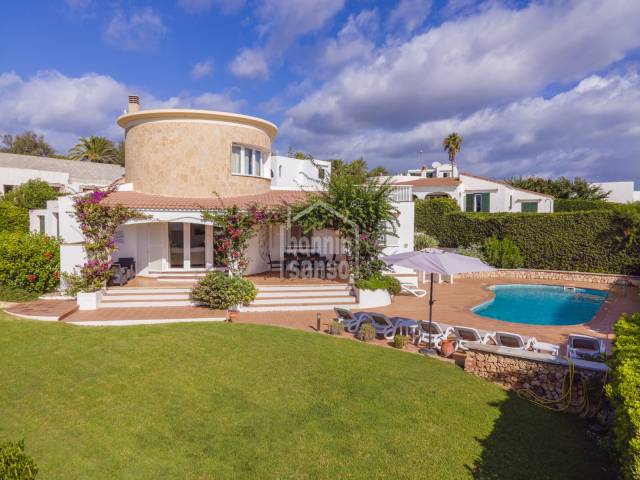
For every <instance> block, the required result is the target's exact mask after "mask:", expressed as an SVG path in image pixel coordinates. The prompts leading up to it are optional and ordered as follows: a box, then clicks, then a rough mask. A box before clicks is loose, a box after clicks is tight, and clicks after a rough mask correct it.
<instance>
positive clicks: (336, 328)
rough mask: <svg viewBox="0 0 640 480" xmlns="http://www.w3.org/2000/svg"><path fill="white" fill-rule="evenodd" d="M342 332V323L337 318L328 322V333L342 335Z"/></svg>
mask: <svg viewBox="0 0 640 480" xmlns="http://www.w3.org/2000/svg"><path fill="white" fill-rule="evenodd" d="M343 333H344V325H343V324H342V323H341V322H339V321H338V320H334V321H333V322H331V323H330V324H329V335H342V334H343Z"/></svg>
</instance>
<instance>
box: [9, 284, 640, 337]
mask: <svg viewBox="0 0 640 480" xmlns="http://www.w3.org/2000/svg"><path fill="white" fill-rule="evenodd" d="M134 282H136V285H135V286H139V287H141V286H152V285H157V283H156V281H155V279H143V278H141V277H138V278H136V279H135V280H134ZM255 282H256V283H259V284H275V283H281V282H282V283H289V282H295V281H294V280H283V279H279V278H273V277H262V276H260V277H256V278H255ZM298 282H300V281H299V280H298ZM318 282H319V281H318V280H308V281H303V282H302V283H318ZM502 283H516V282H514V281H511V280H509V279H459V280H458V279H456V281H455V283H454V284H453V285H449V284H446V283H443V284H441V285H435V288H434V290H435V298H436V303H435V305H434V320H435V321H439V322H442V323H444V324H448V325H465V326H471V327H475V328H478V329H479V330H482V331H495V330H502V331H508V332H514V333H519V334H521V335H523V336H526V337H529V336H535V337H536V338H537V339H538V340H541V341H546V342H551V343H556V344H561V345H562V344H565V343H566V341H567V336H568V335H569V334H570V333H583V334H587V335H594V336H598V337H601V338H604V339H605V340H607V342H608V343H609V344H610V340H611V338H612V336H613V328H612V327H613V323H614V322H615V321H616V320H617V319H618V318H619V316H620V315H621V314H622V313H624V312H635V311H640V296H638V289H637V288H635V287H622V286H614V287H611V288H610V295H609V297H608V299H607V300H606V302H605V303H604V305H603V306H602V308H601V309H600V310H599V312H598V313H597V314H596V316H595V317H594V319H593V320H591V321H590V322H588V323H586V324H581V325H567V326H544V325H526V324H519V323H509V322H502V321H499V320H492V319H489V318H484V317H481V316H478V315H475V314H474V313H472V312H471V311H470V308H471V307H474V306H475V305H478V304H480V303H482V302H484V301H486V300H489V299H490V298H492V296H493V293H492V292H491V291H489V290H487V288H486V287H488V286H489V285H493V284H502ZM517 283H531V284H535V283H545V284H556V285H562V284H563V283H566V282H561V281H551V280H545V281H540V280H518V281H517ZM169 285H171V284H170V283H166V282H163V284H162V286H163V287H164V286H169ZM572 285H575V286H576V287H584V288H595V289H602V290H607V289H609V286H606V285H598V284H594V283H580V282H577V283H576V282H574V283H572ZM182 286H184V284H182ZM427 286H428V285H427ZM427 303H428V297H423V298H415V297H413V296H407V295H399V296H396V297H395V298H394V300H393V303H392V304H391V305H389V306H387V307H383V308H375V309H371V310H374V311H379V312H382V313H384V314H386V315H388V316H402V317H408V318H413V319H415V320H419V319H427V318H428V304H427ZM7 311H8V312H9V313H13V314H17V315H21V314H22V315H26V316H36V315H41V316H55V315H59V314H60V313H61V312H63V313H65V314H66V316H64V318H63V319H62V321H64V322H69V323H74V322H87V321H105V322H108V321H121V320H156V319H158V320H159V319H205V318H218V319H219V318H224V317H226V312H224V311H216V310H209V309H206V308H201V307H164V308H117V309H100V310H96V311H82V312H80V311H75V302H73V301H62V300H39V301H37V302H31V303H28V304H19V305H16V306H14V307H12V308H9V309H8V310H7ZM319 313H320V315H321V325H322V327H321V328H322V330H325V329H326V328H327V327H328V325H329V324H330V323H331V322H332V321H333V319H334V315H333V312H332V311H320V312H319ZM237 321H238V322H240V323H254V324H264V325H276V326H281V327H287V328H296V329H300V330H307V331H315V330H316V312H312V311H303V312H291V311H289V312H286V315H283V312H263V313H262V312H261V313H248V312H243V313H240V314H239V316H238V320H237ZM379 343H383V344H384V343H386V342H384V341H380V342H379Z"/></svg>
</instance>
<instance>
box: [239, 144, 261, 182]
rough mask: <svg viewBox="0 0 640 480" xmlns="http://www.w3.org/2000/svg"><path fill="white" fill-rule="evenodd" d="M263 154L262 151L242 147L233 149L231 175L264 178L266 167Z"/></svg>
mask: <svg viewBox="0 0 640 480" xmlns="http://www.w3.org/2000/svg"><path fill="white" fill-rule="evenodd" d="M262 160H263V154H262V152H261V151H260V150H256V149H254V148H250V147H243V146H240V145H233V146H232V147H231V173H232V174H235V175H251V176H253V177H262V176H263V174H264V166H263V165H262Z"/></svg>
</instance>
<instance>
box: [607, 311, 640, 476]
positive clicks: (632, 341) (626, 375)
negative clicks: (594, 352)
mask: <svg viewBox="0 0 640 480" xmlns="http://www.w3.org/2000/svg"><path fill="white" fill-rule="evenodd" d="M614 330H615V333H616V338H615V340H614V341H613V362H612V368H613V373H612V376H611V377H612V378H611V382H610V383H609V385H607V395H608V397H609V398H610V399H611V402H612V404H613V407H614V410H615V416H616V424H615V428H614V435H615V442H616V449H617V451H618V454H619V462H620V469H621V473H622V477H623V478H625V479H629V480H631V479H637V478H640V313H634V314H633V315H628V314H626V313H625V314H624V315H622V317H620V319H619V320H618V321H617V322H616V324H615V326H614Z"/></svg>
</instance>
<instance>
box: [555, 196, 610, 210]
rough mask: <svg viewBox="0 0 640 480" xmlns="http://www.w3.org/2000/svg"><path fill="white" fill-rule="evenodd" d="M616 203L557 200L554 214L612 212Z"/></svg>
mask: <svg viewBox="0 0 640 480" xmlns="http://www.w3.org/2000/svg"><path fill="white" fill-rule="evenodd" d="M614 205H616V204H615V203H611V202H605V201H604V200H582V199H577V198H576V199H569V198H556V199H555V200H554V201H553V211H554V212H586V211H590V210H611V208H612V207H613V206H614Z"/></svg>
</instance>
